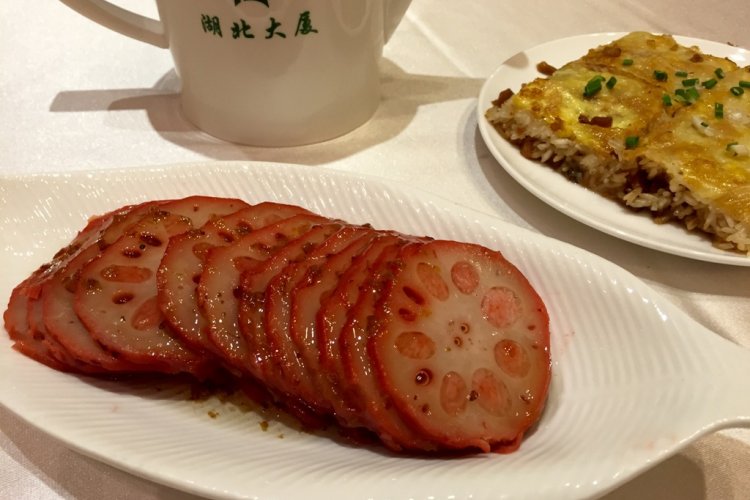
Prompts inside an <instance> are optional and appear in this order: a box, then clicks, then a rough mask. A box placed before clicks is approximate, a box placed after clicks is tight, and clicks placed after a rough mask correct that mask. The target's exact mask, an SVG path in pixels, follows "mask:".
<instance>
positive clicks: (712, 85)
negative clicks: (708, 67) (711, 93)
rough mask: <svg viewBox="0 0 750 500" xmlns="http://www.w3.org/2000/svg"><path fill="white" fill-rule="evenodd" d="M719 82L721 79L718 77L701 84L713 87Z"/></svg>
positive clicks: (708, 87) (707, 87)
mask: <svg viewBox="0 0 750 500" xmlns="http://www.w3.org/2000/svg"><path fill="white" fill-rule="evenodd" d="M717 83H719V81H718V80H717V79H716V78H711V79H710V80H706V81H705V82H703V83H701V86H703V88H706V89H712V88H714V87H715V86H716V84H717Z"/></svg>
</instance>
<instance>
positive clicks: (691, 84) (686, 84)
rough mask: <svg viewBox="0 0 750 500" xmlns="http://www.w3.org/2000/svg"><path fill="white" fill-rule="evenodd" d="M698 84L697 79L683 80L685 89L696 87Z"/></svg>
mask: <svg viewBox="0 0 750 500" xmlns="http://www.w3.org/2000/svg"><path fill="white" fill-rule="evenodd" d="M697 83H698V79H697V78H688V79H687V80H682V86H683V87H695V86H696V84H697Z"/></svg>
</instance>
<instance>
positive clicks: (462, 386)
mask: <svg viewBox="0 0 750 500" xmlns="http://www.w3.org/2000/svg"><path fill="white" fill-rule="evenodd" d="M467 393H468V387H467V386H466V381H465V380H464V379H463V377H462V376H461V375H460V374H459V373H458V372H454V371H451V372H448V373H446V374H445V375H444V376H443V381H442V383H441V384H440V406H441V407H442V408H443V411H445V413H447V414H448V415H459V414H460V413H463V412H464V411H466V406H467V404H468V401H469V399H470V397H469V395H468V394H467Z"/></svg>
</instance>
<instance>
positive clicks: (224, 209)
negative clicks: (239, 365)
mask: <svg viewBox="0 0 750 500" xmlns="http://www.w3.org/2000/svg"><path fill="white" fill-rule="evenodd" d="M242 205H244V203H243V202H240V201H239V200H229V199H217V198H206V197H190V198H185V199H183V200H179V201H173V202H170V203H167V204H163V205H160V206H159V207H156V208H155V209H154V210H150V211H149V212H148V213H147V214H146V215H144V216H143V218H142V219H141V220H140V221H139V222H138V223H137V224H135V225H134V226H133V227H132V228H130V229H128V230H127V231H126V232H125V234H123V235H122V236H121V237H120V238H119V239H118V240H117V241H115V242H114V243H113V244H112V245H110V246H109V247H107V248H106V249H105V250H104V251H103V252H102V253H101V255H99V256H98V257H97V258H95V259H94V260H92V261H91V262H89V263H88V264H87V265H86V266H84V268H83V269H82V270H81V275H80V284H79V286H78V290H77V291H76V298H75V301H74V308H75V312H76V313H77V315H78V316H79V318H80V319H81V322H82V323H83V324H84V325H85V326H86V328H87V330H88V331H89V332H90V334H91V336H92V337H93V338H94V339H95V341H96V342H98V343H100V344H101V345H103V346H104V347H105V348H106V349H107V350H109V351H110V352H113V353H116V354H117V355H118V356H120V357H121V358H122V359H123V360H126V361H128V362H131V363H136V364H143V365H147V366H148V370H149V371H151V370H153V369H157V370H159V371H162V372H167V373H172V372H187V373H192V374H194V375H196V376H199V377H200V376H204V375H207V374H208V371H207V370H210V362H209V360H207V359H206V358H204V357H203V356H199V355H196V354H195V353H194V352H192V351H191V350H189V349H188V348H187V347H186V346H185V345H184V344H183V343H182V342H180V341H179V340H178V339H177V338H175V337H174V336H173V334H172V333H171V331H170V329H169V327H168V325H167V323H166V322H165V321H164V319H163V316H162V315H161V311H160V310H159V308H158V303H157V289H156V271H157V269H158V267H159V263H160V261H161V258H162V256H163V255H164V250H165V249H166V246H167V243H168V241H169V239H170V238H171V237H173V236H175V235H177V234H181V233H184V232H185V231H187V230H189V229H191V228H192V226H193V223H195V224H200V225H202V224H205V223H206V221H207V220H209V219H211V218H214V217H217V216H221V215H224V214H227V213H231V212H233V211H236V210H237V209H238V208H239V207H240V206H242ZM167 209H168V210H169V211H166V210H167Z"/></svg>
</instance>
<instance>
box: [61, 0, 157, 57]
mask: <svg viewBox="0 0 750 500" xmlns="http://www.w3.org/2000/svg"><path fill="white" fill-rule="evenodd" d="M60 1H61V2H62V3H64V4H65V5H67V6H68V7H70V8H71V9H73V10H75V11H76V12H78V13H79V14H81V15H83V16H85V17H88V18H89V19H91V20H92V21H94V22H95V23H98V24H101V25H102V26H104V27H105V28H109V29H111V30H113V31H116V32H118V33H121V34H123V35H125V36H129V37H130V38H134V39H136V40H140V41H141V42H146V43H150V44H151V45H156V46H157V47H161V48H163V49H166V48H168V47H169V40H168V39H167V34H166V30H165V29H164V24H163V23H162V22H161V21H158V20H156V19H151V18H150V17H146V16H142V15H140V14H136V13H134V12H130V11H129V10H126V9H123V8H122V7H118V6H117V5H114V4H112V3H110V2H107V1H106V0H60Z"/></svg>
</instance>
